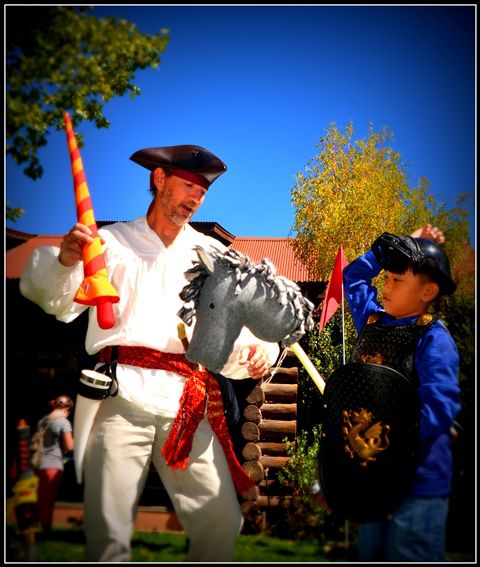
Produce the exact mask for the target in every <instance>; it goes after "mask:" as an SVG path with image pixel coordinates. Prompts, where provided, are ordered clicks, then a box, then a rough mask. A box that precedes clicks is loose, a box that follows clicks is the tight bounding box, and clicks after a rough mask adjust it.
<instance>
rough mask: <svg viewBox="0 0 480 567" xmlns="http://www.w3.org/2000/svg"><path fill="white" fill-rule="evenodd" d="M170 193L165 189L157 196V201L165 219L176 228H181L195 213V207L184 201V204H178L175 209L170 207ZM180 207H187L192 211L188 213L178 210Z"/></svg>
mask: <svg viewBox="0 0 480 567" xmlns="http://www.w3.org/2000/svg"><path fill="white" fill-rule="evenodd" d="M171 197H172V193H171V191H170V190H169V189H167V188H165V189H164V190H163V191H162V192H161V193H159V194H158V199H159V200H160V203H161V205H162V207H163V210H164V214H165V216H166V217H167V219H168V220H169V221H170V222H171V223H172V224H174V225H176V226H183V225H184V224H186V223H187V222H189V220H190V219H191V218H192V215H193V213H194V212H195V209H196V206H195V204H194V203H192V202H191V201H186V202H184V203H179V205H177V206H176V207H175V206H173V205H172V200H171ZM181 205H184V206H187V207H188V208H189V209H192V210H191V212H190V213H187V212H186V211H184V209H180V208H179V207H180V206H181Z"/></svg>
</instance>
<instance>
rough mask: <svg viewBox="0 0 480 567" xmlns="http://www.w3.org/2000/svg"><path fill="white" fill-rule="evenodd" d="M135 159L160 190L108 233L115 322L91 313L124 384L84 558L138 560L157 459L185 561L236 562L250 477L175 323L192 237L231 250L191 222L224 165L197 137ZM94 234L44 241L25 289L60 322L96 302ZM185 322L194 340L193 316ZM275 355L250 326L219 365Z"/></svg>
mask: <svg viewBox="0 0 480 567" xmlns="http://www.w3.org/2000/svg"><path fill="white" fill-rule="evenodd" d="M130 159H131V160H132V161H134V162H135V163H137V164H139V165H140V166H142V167H144V168H146V169H147V170H149V171H150V191H151V193H152V195H153V200H152V202H151V204H150V207H149V209H148V211H147V214H146V215H144V216H141V217H139V218H138V219H136V220H134V221H132V222H125V223H123V222H119V223H115V224H113V225H110V226H108V227H104V228H103V229H101V230H100V231H99V234H100V236H101V238H102V240H103V244H104V246H105V250H104V256H105V262H106V267H107V272H108V275H109V277H110V279H111V282H112V285H113V286H114V288H115V289H116V291H117V292H118V295H119V297H120V301H119V302H118V303H115V304H114V305H113V308H114V313H115V321H116V324H115V325H114V326H113V327H112V328H111V329H106V330H105V329H101V328H100V327H99V325H98V323H97V320H96V317H95V313H91V314H90V318H89V325H88V331H87V336H86V350H87V352H88V353H89V354H91V355H93V354H98V355H99V359H100V361H99V363H101V364H104V365H107V366H110V368H111V367H112V366H113V365H115V366H116V382H117V383H118V392H117V395H115V396H113V395H110V396H108V397H107V398H106V399H105V400H104V401H103V402H102V404H101V406H100V409H99V410H98V413H97V415H96V418H95V422H94V424H93V428H92V432H91V434H90V437H89V442H88V445H87V447H86V452H85V461H84V469H83V472H84V503H85V516H84V526H85V535H86V560H87V561H111V562H122V561H129V560H130V553H131V538H132V534H133V530H134V526H135V518H136V509H137V504H138V501H139V499H140V496H141V494H142V491H143V487H144V485H145V481H146V479H147V474H148V471H149V468H150V465H151V463H152V462H153V464H154V466H155V468H156V470H157V471H158V474H159V476H160V478H161V481H162V484H163V486H164V487H165V489H166V490H167V492H168V495H169V497H170V499H171V501H172V504H173V506H174V508H175V511H176V514H177V518H178V519H179V521H180V522H181V524H182V526H183V529H184V531H185V533H186V536H187V540H188V543H189V547H188V553H187V556H186V560H187V561H204V562H215V561H224V562H228V561H232V560H233V555H234V549H235V543H236V539H237V536H238V535H239V533H240V530H241V527H242V524H243V517H242V513H241V509H240V504H239V499H238V496H237V492H239V493H244V492H245V491H246V490H247V489H248V488H249V487H250V486H251V485H252V481H251V479H250V478H248V476H247V475H246V473H245V471H244V470H243V469H242V467H241V465H240V463H239V461H238V459H237V458H236V456H235V454H234V449H233V446H232V442H231V439H230V437H229V434H228V427H227V424H226V422H225V416H224V413H223V411H224V410H223V408H222V405H221V393H220V390H219V387H218V382H217V380H216V379H215V378H214V377H213V376H212V375H211V374H209V373H208V372H207V371H206V370H202V369H198V367H197V366H196V365H194V364H192V363H190V362H189V361H188V360H187V359H186V357H185V351H186V347H185V344H184V343H182V340H181V339H180V338H179V334H178V329H177V325H178V324H179V323H181V320H180V319H179V317H178V312H179V310H180V308H181V307H182V305H183V301H182V300H181V299H180V297H179V294H180V292H181V291H182V289H183V287H184V286H185V285H186V284H187V283H188V281H187V279H186V277H185V272H186V271H187V270H189V269H190V268H191V267H192V266H193V263H194V262H196V261H198V256H197V254H196V251H195V249H194V247H195V246H197V245H199V246H201V247H202V248H204V249H205V250H209V249H210V248H211V247H215V248H216V249H217V250H226V248H225V247H224V246H223V245H222V244H221V243H220V242H219V241H217V240H216V239H213V238H211V237H208V236H206V235H204V234H202V233H200V232H198V231H196V230H195V229H194V228H192V226H191V225H190V224H189V221H190V219H191V217H192V215H193V214H194V213H195V212H196V211H197V210H198V208H199V207H200V206H201V205H202V203H203V202H204V199H205V197H206V195H207V192H208V190H209V187H210V185H211V184H212V183H213V182H214V181H215V180H216V179H217V178H218V177H219V176H220V175H221V174H223V173H224V172H225V170H226V166H225V164H224V163H223V162H222V161H221V160H220V159H219V158H218V157H217V156H215V155H214V154H212V153H211V152H210V151H208V150H206V149H204V148H202V147H200V146H192V145H181V146H167V147H159V148H144V149H142V150H139V151H137V152H135V153H134V154H133V155H132V156H131V158H130ZM91 241H92V236H91V230H90V229H89V228H88V227H86V226H84V225H82V224H76V225H75V226H74V227H73V228H72V229H71V230H70V231H69V232H68V233H67V234H66V235H65V237H64V238H63V241H62V243H61V247H60V248H53V247H50V248H48V247H46V248H37V250H36V251H35V252H34V254H33V256H32V258H31V260H30V262H29V264H28V265H27V267H26V269H25V271H24V274H23V275H22V278H21V283H20V289H21V292H22V294H23V295H24V296H25V297H27V298H29V299H30V300H32V301H34V302H35V303H37V304H38V305H40V306H41V307H42V308H43V309H44V310H45V311H46V312H47V313H51V314H54V315H55V316H56V317H57V319H59V320H61V321H64V322H69V321H72V320H73V319H75V318H76V317H77V316H78V315H79V314H80V313H81V312H82V311H83V310H85V309H86V308H87V307H86V306H85V305H81V304H78V303H75V302H74V301H73V298H74V296H75V293H76V291H77V290H78V288H79V286H80V285H81V283H82V281H83V264H82V246H83V245H85V244H87V243H90V242H91ZM92 309H94V308H92ZM186 331H187V339H191V333H192V332H193V326H192V327H191V328H190V327H189V328H188V329H186ZM278 354H279V346H278V344H277V343H275V344H274V343H265V342H262V341H259V340H258V339H257V338H256V337H254V336H253V335H252V334H251V333H250V331H248V329H246V328H244V329H243V330H242V332H241V334H240V336H239V337H238V338H237V341H236V342H235V345H234V348H233V351H232V353H231V355H230V358H229V360H228V361H227V363H226V365H225V367H224V368H223V369H222V371H221V374H222V375H223V376H225V377H227V378H233V379H245V378H249V377H251V378H261V377H263V376H265V375H266V374H268V372H269V369H270V366H271V365H272V364H274V363H275V361H276V359H277V357H278ZM207 397H208V400H210V401H211V400H214V399H215V400H217V401H218V402H219V405H218V409H215V411H214V408H213V404H208V405H207V406H206V407H207V410H206V412H204V410H203V409H202V408H205V404H206V401H207ZM205 414H206V415H205Z"/></svg>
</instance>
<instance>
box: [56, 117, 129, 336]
mask: <svg viewBox="0 0 480 567" xmlns="http://www.w3.org/2000/svg"><path fill="white" fill-rule="evenodd" d="M63 119H64V122H65V130H66V133H67V142H68V150H69V152H70V160H71V162H72V174H73V184H74V190H75V206H76V209H77V221H78V222H79V223H81V224H84V225H85V226H88V228H89V229H90V230H91V231H92V235H91V236H92V238H93V241H92V242H91V243H89V244H85V245H84V246H83V248H82V259H83V270H84V276H85V279H84V280H83V282H82V284H81V286H80V287H79V288H78V291H77V294H76V296H75V301H76V302H77V303H81V304H83V305H90V306H94V307H95V306H96V308H97V321H98V325H99V327H100V328H101V329H110V328H112V327H113V326H114V325H115V315H114V313H113V305H112V304H113V303H117V302H118V301H119V300H120V298H119V296H118V293H117V292H116V291H115V289H114V287H113V286H112V284H111V283H110V281H109V279H108V274H107V268H106V266H105V258H104V257H103V251H102V244H101V241H100V237H99V235H98V230H97V223H96V221H95V215H94V212H93V206H92V200H91V198H90V191H89V189H88V185H87V180H86V177H85V170H84V169H83V163H82V158H81V157H80V151H79V149H78V146H77V140H76V138H75V133H74V132H73V128H72V122H71V120H70V115H69V114H68V112H65V114H64V116H63Z"/></svg>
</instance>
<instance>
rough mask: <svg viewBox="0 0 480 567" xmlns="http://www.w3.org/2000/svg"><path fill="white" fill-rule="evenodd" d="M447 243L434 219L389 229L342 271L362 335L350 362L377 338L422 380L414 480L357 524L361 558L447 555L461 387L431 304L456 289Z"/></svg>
mask: <svg viewBox="0 0 480 567" xmlns="http://www.w3.org/2000/svg"><path fill="white" fill-rule="evenodd" d="M443 242H445V237H444V235H443V233H442V231H441V230H439V229H438V228H437V227H432V226H431V225H425V226H424V227H422V228H420V229H418V230H417V231H415V232H414V233H413V234H412V235H411V236H406V237H399V236H396V235H392V234H389V233H384V234H383V235H382V236H380V237H379V238H378V239H377V240H375V242H374V243H373V244H372V247H371V249H370V250H369V251H368V252H366V253H365V254H364V255H362V256H360V257H359V258H357V259H356V260H355V261H354V262H352V263H351V264H349V265H348V266H347V267H346V268H345V270H344V275H343V279H344V285H345V294H346V297H347V300H348V304H349V307H350V310H351V313H352V316H353V319H354V322H355V326H356V328H357V331H358V332H359V334H360V337H359V340H358V342H357V345H356V346H355V348H354V350H353V354H352V361H353V362H355V361H359V362H360V361H363V359H362V356H363V357H364V356H365V354H366V353H367V352H370V351H369V348H370V347H372V341H374V342H375V345H374V346H375V350H372V352H377V350H378V351H379V352H380V354H381V355H382V356H384V357H385V358H388V357H391V358H395V357H396V359H398V360H399V361H400V363H399V364H400V367H401V371H402V372H404V370H405V369H407V370H406V371H407V372H409V373H410V375H409V376H408V378H409V379H415V380H417V383H418V394H419V400H420V422H419V435H420V439H419V450H418V456H417V462H416V468H415V475H414V481H413V485H412V487H411V490H410V493H409V495H408V496H407V497H406V499H405V500H404V501H403V502H402V504H400V506H399V507H398V508H397V509H396V510H395V511H394V512H393V513H392V514H391V515H390V516H389V517H388V518H384V519H382V520H380V521H377V522H367V523H359V525H358V537H359V541H358V558H359V560H360V561H366V562H374V561H397V562H405V561H416V562H436V561H445V531H446V521H447V514H448V503H449V495H450V491H451V485H452V476H453V458H452V450H451V444H452V433H451V429H452V426H453V425H454V423H455V418H456V416H457V414H458V412H459V410H460V390H459V384H458V371H459V356H458V352H457V348H456V345H455V342H454V340H453V338H452V336H451V335H450V333H449V331H448V329H447V328H446V326H445V325H444V323H443V322H441V321H440V319H439V318H438V317H437V316H435V314H434V313H432V311H433V304H434V302H435V301H436V300H437V299H438V298H439V297H441V296H443V295H448V294H451V293H453V292H454V291H455V288H456V284H455V283H454V282H453V280H452V277H451V274H450V266H449V261H448V257H447V256H446V254H445V252H444V250H443V248H442V246H441V244H443ZM382 269H384V270H385V278H386V279H385V283H384V286H383V298H382V304H380V302H379V301H378V299H377V293H378V290H377V288H375V287H374V286H373V285H372V283H371V281H372V279H373V278H374V277H376V276H377V275H378V274H379V273H380V272H381V270H382ZM407 327H408V329H407ZM399 329H403V335H402V336H405V331H407V332H409V333H413V334H414V335H412V336H415V337H419V338H418V342H416V343H415V341H414V352H413V365H411V364H410V360H411V358H410V357H411V355H412V353H410V352H407V348H406V347H405V346H402V345H405V344H407V343H406V342H405V339H404V338H401V337H400V336H398V337H397V336H396V335H398V334H399V333H398V330H399ZM395 330H397V333H395ZM409 330H410V331H409ZM382 336H383V337H384V338H383V339H382V338H381V337H382ZM415 340H416V339H415ZM402 341H404V342H402ZM382 349H383V350H382ZM402 349H403V351H402ZM370 350H371V348H370ZM397 351H398V352H397ZM392 352H396V354H395V355H394V356H393V355H392ZM382 364H385V365H387V366H390V364H387V363H386V362H382ZM392 367H393V366H392ZM395 370H398V368H395ZM404 375H405V374H404ZM412 419H413V417H412Z"/></svg>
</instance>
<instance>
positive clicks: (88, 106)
mask: <svg viewBox="0 0 480 567" xmlns="http://www.w3.org/2000/svg"><path fill="white" fill-rule="evenodd" d="M90 10H91V8H88V7H69V6H53V7H52V6H21V5H17V6H7V8H6V11H5V15H6V26H5V29H6V94H7V97H6V139H7V146H6V151H7V154H10V155H11V156H12V158H13V159H14V160H15V161H16V162H17V163H18V164H19V165H22V164H26V167H25V169H24V170H23V171H24V173H25V175H27V176H28V177H30V178H31V179H37V178H39V177H41V176H42V174H43V168H42V166H41V164H40V161H39V159H38V151H39V149H40V148H41V147H43V146H45V145H46V143H47V135H48V132H49V130H50V128H51V127H54V128H56V129H57V130H61V129H62V128H63V114H64V112H65V111H67V110H68V111H70V113H71V117H72V121H73V123H74V124H78V123H79V122H81V121H82V120H87V121H90V122H93V123H94V124H95V125H96V127H97V128H108V127H109V122H108V120H107V119H106V118H105V116H104V114H103V106H104V104H105V103H107V102H108V101H109V100H111V99H112V98H113V97H114V96H122V95H124V94H126V93H129V95H130V96H131V97H132V98H134V97H135V96H137V95H139V94H140V89H139V88H138V86H136V85H135V84H134V83H133V79H134V76H135V72H136V71H137V70H138V69H146V68H148V67H153V68H156V67H158V66H159V64H160V54H161V53H162V52H163V51H164V50H165V48H166V46H167V44H168V41H169V37H168V30H166V29H163V30H160V31H159V32H158V33H157V34H153V35H148V34H145V33H142V32H139V31H138V30H137V29H136V26H135V25H134V24H133V23H131V22H127V21H125V20H123V19H117V18H114V17H107V18H97V17H95V16H93V15H92V14H91V13H90ZM77 141H78V144H79V146H80V147H82V145H83V140H82V137H81V136H80V135H79V134H77ZM9 211H10V213H11V215H13V217H15V216H19V214H21V213H22V211H21V209H11V208H9ZM9 211H7V213H8V212H9ZM13 220H14V219H13Z"/></svg>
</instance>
